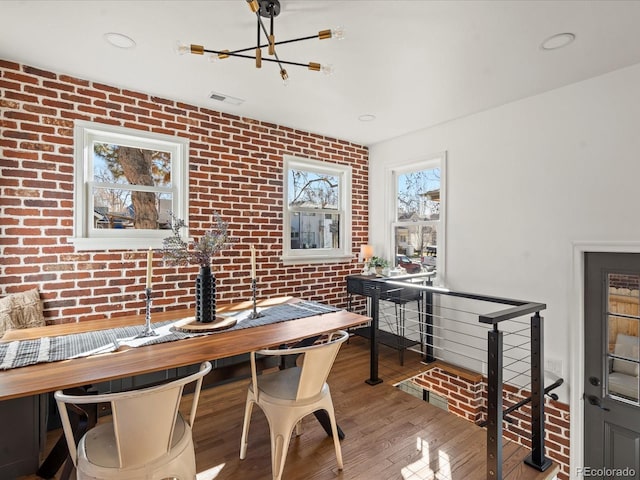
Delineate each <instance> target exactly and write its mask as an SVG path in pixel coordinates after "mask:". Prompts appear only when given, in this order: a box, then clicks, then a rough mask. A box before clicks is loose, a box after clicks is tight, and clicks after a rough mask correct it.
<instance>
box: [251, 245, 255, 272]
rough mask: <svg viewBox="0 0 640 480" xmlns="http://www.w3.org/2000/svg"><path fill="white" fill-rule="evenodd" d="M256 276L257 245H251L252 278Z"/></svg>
mask: <svg viewBox="0 0 640 480" xmlns="http://www.w3.org/2000/svg"><path fill="white" fill-rule="evenodd" d="M255 278H256V247H254V246H253V245H251V280H255Z"/></svg>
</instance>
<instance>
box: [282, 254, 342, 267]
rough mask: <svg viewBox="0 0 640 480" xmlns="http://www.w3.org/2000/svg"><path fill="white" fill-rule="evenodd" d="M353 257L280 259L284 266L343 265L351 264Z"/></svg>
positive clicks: (313, 256) (309, 256) (314, 256)
mask: <svg viewBox="0 0 640 480" xmlns="http://www.w3.org/2000/svg"><path fill="white" fill-rule="evenodd" d="M353 258H354V257H353V255H331V256H318V255H305V256H295V257H280V260H282V263H283V264H284V265H299V264H302V263H306V264H309V263H342V262H350V261H351V260H353Z"/></svg>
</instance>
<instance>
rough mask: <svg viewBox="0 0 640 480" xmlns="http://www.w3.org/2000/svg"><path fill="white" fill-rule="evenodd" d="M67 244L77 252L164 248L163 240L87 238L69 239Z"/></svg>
mask: <svg viewBox="0 0 640 480" xmlns="http://www.w3.org/2000/svg"><path fill="white" fill-rule="evenodd" d="M67 242H69V243H70V244H72V245H73V246H74V247H75V248H76V250H77V251H79V252H82V251H89V250H141V249H144V250H147V249H149V248H152V249H154V250H156V249H160V248H162V239H161V238H148V237H147V238H85V237H69V238H67Z"/></svg>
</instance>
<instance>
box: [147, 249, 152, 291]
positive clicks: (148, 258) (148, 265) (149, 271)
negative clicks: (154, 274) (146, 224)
mask: <svg viewBox="0 0 640 480" xmlns="http://www.w3.org/2000/svg"><path fill="white" fill-rule="evenodd" d="M152 264H153V250H151V247H149V251H148V252H147V288H151V268H152Z"/></svg>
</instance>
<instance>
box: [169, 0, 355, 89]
mask: <svg viewBox="0 0 640 480" xmlns="http://www.w3.org/2000/svg"><path fill="white" fill-rule="evenodd" d="M246 2H247V4H248V5H249V8H250V9H251V11H252V12H253V13H255V15H256V19H257V22H256V25H257V42H256V45H255V46H251V47H247V48H241V49H238V50H212V49H210V48H205V47H203V46H202V45H194V44H191V45H189V46H187V45H182V44H178V53H180V54H184V53H192V54H194V55H204V54H205V53H208V54H210V55H211V57H210V59H211V60H222V59H225V58H229V57H239V58H248V59H251V60H254V61H255V65H256V68H262V62H272V63H277V64H278V67H279V68H280V77H281V78H282V81H283V82H284V84H285V85H286V84H287V83H288V79H289V74H288V73H287V70H286V69H285V67H284V66H285V65H293V66H297V67H305V68H307V69H309V70H311V71H315V72H320V71H321V72H323V73H325V74H327V75H330V74H331V73H333V67H332V66H331V65H321V64H319V63H316V62H309V63H300V62H290V61H287V60H282V59H281V58H280V57H279V56H278V53H277V52H276V46H278V45H284V44H287V43H294V42H301V41H303V40H311V39H314V38H317V39H319V40H326V39H328V38H336V39H342V38H343V37H344V31H343V30H342V28H340V27H338V28H335V29H329V30H322V31H320V32H318V33H317V34H316V35H309V36H306V37H300V38H294V39H291V40H280V41H277V42H276V37H275V34H274V26H273V24H274V19H275V18H276V17H277V16H278V15H279V14H280V1H279V0H246ZM262 17H264V18H268V19H269V31H268V32H267V29H266V27H265V25H264V22H263V21H262ZM263 35H264V40H263ZM263 42H264V43H263ZM263 48H267V55H268V56H264V57H263V55H262V49H263ZM251 51H253V52H254V55H250V54H249V53H248V52H251Z"/></svg>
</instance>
